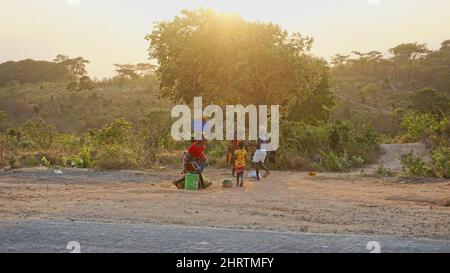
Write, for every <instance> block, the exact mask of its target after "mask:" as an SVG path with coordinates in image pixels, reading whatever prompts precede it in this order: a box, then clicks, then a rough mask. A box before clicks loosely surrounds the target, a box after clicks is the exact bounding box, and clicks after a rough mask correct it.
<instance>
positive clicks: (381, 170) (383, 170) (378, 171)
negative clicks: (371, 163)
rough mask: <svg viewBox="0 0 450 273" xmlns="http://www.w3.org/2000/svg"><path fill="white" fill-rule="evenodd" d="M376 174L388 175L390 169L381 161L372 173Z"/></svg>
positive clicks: (390, 173)
mask: <svg viewBox="0 0 450 273" xmlns="http://www.w3.org/2000/svg"><path fill="white" fill-rule="evenodd" d="M374 174H375V175H376V176H380V177H389V176H392V171H391V170H390V169H388V168H386V167H385V166H384V163H381V164H380V165H379V166H378V167H377V169H376V170H375V173H374Z"/></svg>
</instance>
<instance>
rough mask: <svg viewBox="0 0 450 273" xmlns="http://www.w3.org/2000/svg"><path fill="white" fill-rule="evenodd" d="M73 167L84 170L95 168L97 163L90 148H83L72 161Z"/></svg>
mask: <svg viewBox="0 0 450 273" xmlns="http://www.w3.org/2000/svg"><path fill="white" fill-rule="evenodd" d="M71 165H72V166H74V167H77V168H83V169H84V168H91V167H94V166H95V161H93V160H92V158H91V151H90V150H89V147H82V148H81V151H80V153H79V154H78V155H77V156H75V157H74V158H73V159H72V163H71Z"/></svg>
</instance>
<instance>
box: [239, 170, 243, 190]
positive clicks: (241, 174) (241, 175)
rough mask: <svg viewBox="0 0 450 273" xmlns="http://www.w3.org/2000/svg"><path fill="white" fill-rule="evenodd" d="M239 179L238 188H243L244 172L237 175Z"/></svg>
mask: <svg viewBox="0 0 450 273" xmlns="http://www.w3.org/2000/svg"><path fill="white" fill-rule="evenodd" d="M238 176H240V177H241V184H240V186H241V187H243V186H244V172H241V173H239V175H238Z"/></svg>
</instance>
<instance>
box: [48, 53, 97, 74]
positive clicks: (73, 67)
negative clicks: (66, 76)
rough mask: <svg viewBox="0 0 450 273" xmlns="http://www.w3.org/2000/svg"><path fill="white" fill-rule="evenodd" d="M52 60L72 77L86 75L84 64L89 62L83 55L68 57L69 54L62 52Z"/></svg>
mask: <svg viewBox="0 0 450 273" xmlns="http://www.w3.org/2000/svg"><path fill="white" fill-rule="evenodd" d="M53 61H54V62H56V63H58V64H60V65H62V66H63V67H64V68H65V69H67V71H68V72H69V73H70V75H71V76H72V77H73V78H81V77H83V76H86V75H87V71H86V65H87V64H89V63H90V62H89V61H88V60H86V59H84V58H83V57H77V58H69V56H66V55H63V54H58V55H57V56H56V58H55V59H54V60H53Z"/></svg>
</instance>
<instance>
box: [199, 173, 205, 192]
mask: <svg viewBox="0 0 450 273" xmlns="http://www.w3.org/2000/svg"><path fill="white" fill-rule="evenodd" d="M199 182H200V184H199V186H200V187H199V188H200V189H205V181H204V180H203V175H201V174H199Z"/></svg>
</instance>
